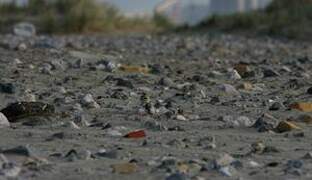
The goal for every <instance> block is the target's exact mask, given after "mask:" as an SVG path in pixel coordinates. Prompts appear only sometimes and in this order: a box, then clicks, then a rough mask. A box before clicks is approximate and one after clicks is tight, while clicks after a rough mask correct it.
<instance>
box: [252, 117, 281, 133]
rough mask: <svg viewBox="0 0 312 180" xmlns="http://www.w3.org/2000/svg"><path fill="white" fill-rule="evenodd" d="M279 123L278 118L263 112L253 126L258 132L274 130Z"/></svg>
mask: <svg viewBox="0 0 312 180" xmlns="http://www.w3.org/2000/svg"><path fill="white" fill-rule="evenodd" d="M276 124H277V120H276V119H275V118H274V117H273V116H271V115H269V114H263V115H262V116H261V117H260V118H259V119H258V120H257V121H256V122H255V123H254V124H253V125H252V128H256V129H257V131H258V132H265V131H270V130H273V129H274V127H275V126H276Z"/></svg>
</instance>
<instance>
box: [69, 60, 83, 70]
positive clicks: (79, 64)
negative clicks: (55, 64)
mask: <svg viewBox="0 0 312 180" xmlns="http://www.w3.org/2000/svg"><path fill="white" fill-rule="evenodd" d="M84 65H85V60H84V59H83V58H79V59H77V60H76V62H74V64H72V67H73V68H76V69H80V68H82V67H83V66H84Z"/></svg>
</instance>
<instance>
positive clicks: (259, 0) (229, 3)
mask: <svg viewBox="0 0 312 180" xmlns="http://www.w3.org/2000/svg"><path fill="white" fill-rule="evenodd" d="M271 1H272V0H163V1H162V2H161V3H159V4H158V6H157V7H156V8H155V12H156V13H159V14H162V15H164V16H166V17H168V18H169V20H170V21H172V22H173V23H174V24H176V25H182V24H187V25H190V26H194V25H197V24H198V23H200V22H201V21H202V20H203V19H205V18H206V17H207V16H209V15H213V14H231V13H235V12H246V11H251V10H256V9H262V8H264V7H266V6H267V5H268V4H269V3H270V2H271Z"/></svg>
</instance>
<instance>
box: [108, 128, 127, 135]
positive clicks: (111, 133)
mask: <svg viewBox="0 0 312 180" xmlns="http://www.w3.org/2000/svg"><path fill="white" fill-rule="evenodd" d="M106 134H107V135H110V136H113V137H121V136H123V134H122V133H121V132H120V131H118V130H115V129H108V130H107V132H106Z"/></svg>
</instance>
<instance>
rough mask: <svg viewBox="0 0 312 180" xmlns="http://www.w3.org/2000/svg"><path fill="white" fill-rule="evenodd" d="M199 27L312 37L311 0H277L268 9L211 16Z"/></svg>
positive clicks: (293, 36) (301, 37)
mask: <svg viewBox="0 0 312 180" xmlns="http://www.w3.org/2000/svg"><path fill="white" fill-rule="evenodd" d="M197 28H211V29H212V28H214V29H219V30H223V31H244V32H249V33H256V34H268V35H274V36H282V37H287V38H297V39H310V40H312V0H274V1H273V2H272V3H271V4H270V5H269V6H268V7H267V8H266V9H265V10H260V11H256V12H248V13H237V14H232V15H224V16H212V17H209V18H208V19H207V20H206V21H204V22H203V23H202V24H200V25H199V26H198V27H197Z"/></svg>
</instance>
